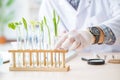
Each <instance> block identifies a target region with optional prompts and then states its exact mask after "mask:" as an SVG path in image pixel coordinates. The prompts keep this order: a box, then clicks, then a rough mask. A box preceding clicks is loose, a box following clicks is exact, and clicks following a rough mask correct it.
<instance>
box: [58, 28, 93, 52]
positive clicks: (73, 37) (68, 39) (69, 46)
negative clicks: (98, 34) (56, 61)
mask: <svg viewBox="0 0 120 80" xmlns="http://www.w3.org/2000/svg"><path fill="white" fill-rule="evenodd" d="M93 42H94V37H93V35H92V34H91V33H90V32H89V31H77V30H73V31H70V32H67V33H65V34H64V35H63V36H62V37H61V38H60V40H59V41H58V42H57V44H56V48H62V49H65V50H75V51H77V52H78V51H80V50H82V49H83V48H85V47H87V46H89V45H91V44H92V43H93Z"/></svg>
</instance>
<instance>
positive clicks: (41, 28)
mask: <svg viewBox="0 0 120 80" xmlns="http://www.w3.org/2000/svg"><path fill="white" fill-rule="evenodd" d="M38 23H39V25H40V30H41V32H43V25H44V21H43V20H42V21H41V22H38Z"/></svg>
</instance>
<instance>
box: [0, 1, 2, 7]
mask: <svg viewBox="0 0 120 80" xmlns="http://www.w3.org/2000/svg"><path fill="white" fill-rule="evenodd" d="M2 2H3V1H2V0H0V8H1V7H2V5H3V3H2Z"/></svg>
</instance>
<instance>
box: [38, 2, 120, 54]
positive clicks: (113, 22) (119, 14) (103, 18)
mask: <svg viewBox="0 0 120 80" xmlns="http://www.w3.org/2000/svg"><path fill="white" fill-rule="evenodd" d="M53 9H55V10H56V12H57V14H58V15H59V16H60V19H61V22H60V24H59V30H60V32H62V31H64V30H67V31H70V30H72V29H77V30H84V29H85V28H87V27H90V26H99V25H101V24H104V25H106V26H109V27H110V28H111V29H112V31H113V32H114V34H115V36H116V38H117V42H118V43H117V44H116V45H99V46H98V45H92V46H90V47H88V48H86V49H85V50H84V51H91V52H96V51H99V52H111V51H120V45H119V44H120V43H119V41H120V0H80V4H79V6H78V9H77V10H75V9H74V8H73V7H72V6H71V5H70V4H69V3H68V2H67V0H43V3H42V6H41V8H40V13H39V18H40V19H43V16H46V17H47V21H48V24H49V26H50V28H51V30H53V24H52V11H53Z"/></svg>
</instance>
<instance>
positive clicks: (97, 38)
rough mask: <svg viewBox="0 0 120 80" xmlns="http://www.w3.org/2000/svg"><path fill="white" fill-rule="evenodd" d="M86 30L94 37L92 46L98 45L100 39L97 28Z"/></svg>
mask: <svg viewBox="0 0 120 80" xmlns="http://www.w3.org/2000/svg"><path fill="white" fill-rule="evenodd" d="M88 29H89V31H90V33H91V34H92V35H93V36H94V37H95V41H94V43H93V44H96V43H98V42H99V39H100V30H99V29H98V28H97V27H89V28H88Z"/></svg>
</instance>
